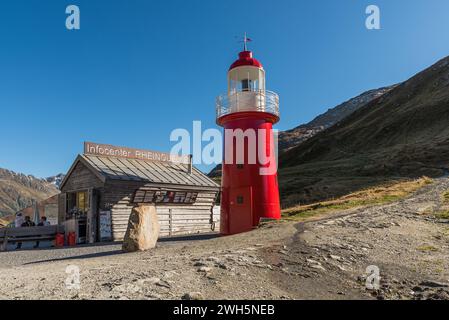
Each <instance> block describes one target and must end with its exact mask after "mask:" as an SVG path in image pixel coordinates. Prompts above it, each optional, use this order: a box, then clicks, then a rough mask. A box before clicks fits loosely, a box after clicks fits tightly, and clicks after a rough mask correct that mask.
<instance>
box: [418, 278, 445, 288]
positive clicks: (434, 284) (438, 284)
mask: <svg viewBox="0 0 449 320" xmlns="http://www.w3.org/2000/svg"><path fill="white" fill-rule="evenodd" d="M419 285H420V286H424V287H431V288H446V287H449V283H444V282H438V281H432V280H425V281H422V282H421V283H420V284H419Z"/></svg>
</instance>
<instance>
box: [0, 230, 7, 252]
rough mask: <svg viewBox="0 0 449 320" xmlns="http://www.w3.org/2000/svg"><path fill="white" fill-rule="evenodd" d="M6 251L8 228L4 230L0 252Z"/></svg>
mask: <svg viewBox="0 0 449 320" xmlns="http://www.w3.org/2000/svg"><path fill="white" fill-rule="evenodd" d="M7 249H8V228H5V238H4V239H3V244H2V248H1V250H0V251H6V250H7Z"/></svg>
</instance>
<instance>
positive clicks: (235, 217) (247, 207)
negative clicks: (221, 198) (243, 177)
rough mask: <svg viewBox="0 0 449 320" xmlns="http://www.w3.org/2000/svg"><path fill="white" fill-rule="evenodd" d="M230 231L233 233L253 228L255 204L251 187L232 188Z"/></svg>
mask: <svg viewBox="0 0 449 320" xmlns="http://www.w3.org/2000/svg"><path fill="white" fill-rule="evenodd" d="M230 200H231V201H230V208H229V209H230V210H229V211H230V212H229V231H230V233H231V234H234V233H240V232H245V231H249V230H251V229H252V228H253V223H252V221H253V206H252V202H253V201H252V192H251V187H240V188H235V189H231V190H230Z"/></svg>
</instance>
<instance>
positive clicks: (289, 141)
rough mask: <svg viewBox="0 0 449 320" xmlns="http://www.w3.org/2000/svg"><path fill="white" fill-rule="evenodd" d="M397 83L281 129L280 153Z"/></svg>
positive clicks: (218, 172)
mask: <svg viewBox="0 0 449 320" xmlns="http://www.w3.org/2000/svg"><path fill="white" fill-rule="evenodd" d="M395 87H396V85H392V86H389V87H383V88H379V89H374V90H369V91H366V92H364V93H362V94H361V95H359V96H357V97H355V98H352V99H350V100H348V101H346V102H343V103H341V104H339V105H338V106H336V107H334V108H331V109H328V110H327V111H326V112H325V113H323V114H321V115H319V116H317V117H316V118H314V119H313V120H312V121H310V122H308V123H306V124H302V125H300V126H297V127H296V128H293V129H291V130H287V131H281V132H279V137H278V147H279V153H283V152H285V151H287V150H289V149H291V148H293V147H296V146H297V145H299V144H300V143H302V142H304V141H306V140H307V139H310V138H311V137H313V136H314V135H316V134H317V133H319V132H321V131H323V130H324V129H327V128H329V127H331V126H333V125H334V124H336V123H337V122H339V121H341V120H342V119H344V118H345V117H347V116H348V115H350V114H351V113H353V112H354V111H356V110H358V109H360V108H361V107H363V106H364V105H366V104H367V103H368V102H371V101H372V100H374V99H376V98H379V97H380V96H382V95H383V94H385V93H387V92H389V91H391V90H392V89H393V88H395ZM208 176H209V177H211V178H220V177H221V164H220V165H217V166H216V167H215V168H214V169H212V170H211V172H210V173H209V174H208Z"/></svg>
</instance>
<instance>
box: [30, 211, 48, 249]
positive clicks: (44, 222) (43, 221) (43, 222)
mask: <svg viewBox="0 0 449 320" xmlns="http://www.w3.org/2000/svg"><path fill="white" fill-rule="evenodd" d="M49 225H50V222H48V221H47V217H46V216H42V217H41V221H39V223H38V224H37V226H38V227H46V226H49ZM39 243H40V242H39V241H36V245H35V246H34V247H33V248H39Z"/></svg>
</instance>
